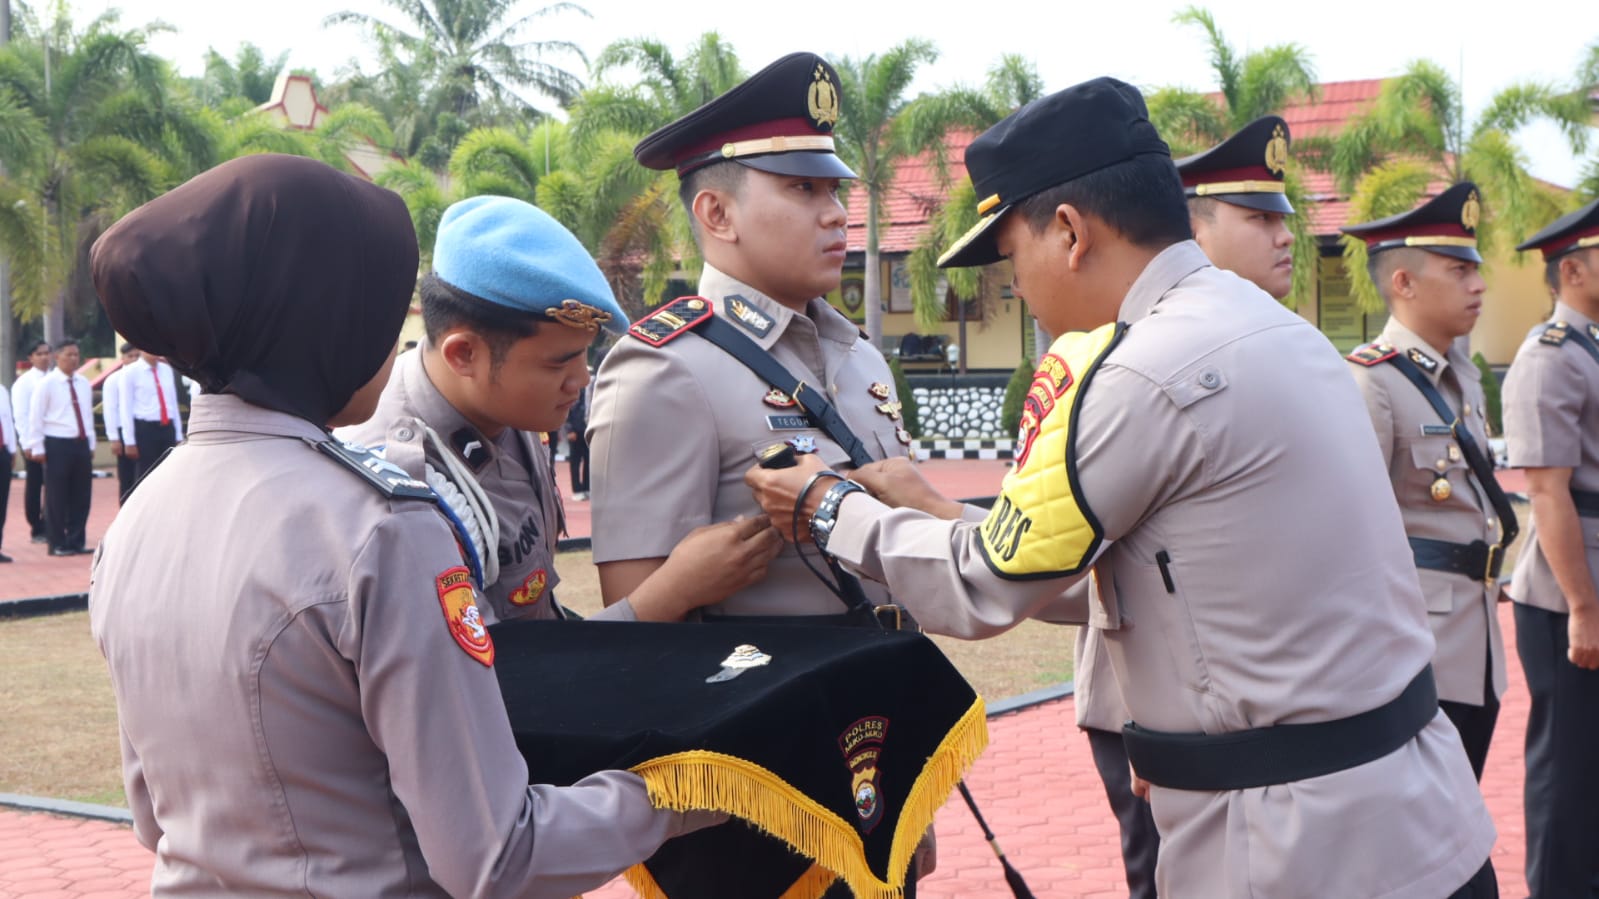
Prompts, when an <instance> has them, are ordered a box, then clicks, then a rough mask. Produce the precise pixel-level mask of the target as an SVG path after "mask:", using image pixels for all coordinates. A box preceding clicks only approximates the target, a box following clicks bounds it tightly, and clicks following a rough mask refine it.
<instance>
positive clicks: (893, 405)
mask: <svg viewBox="0 0 1599 899" xmlns="http://www.w3.org/2000/svg"><path fill="white" fill-rule="evenodd" d="M901 408H903V407H902V406H901V405H900V404H899V403H897V402H893V401H890V402H887V403H878V404H877V411H878V412H881V413H883V414H884V415H887V416H888V420H889V421H899V412H900V409H901Z"/></svg>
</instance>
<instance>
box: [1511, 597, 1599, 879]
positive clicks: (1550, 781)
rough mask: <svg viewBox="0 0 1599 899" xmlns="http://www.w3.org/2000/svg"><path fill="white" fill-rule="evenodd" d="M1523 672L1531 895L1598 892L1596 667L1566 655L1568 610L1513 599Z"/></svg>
mask: <svg viewBox="0 0 1599 899" xmlns="http://www.w3.org/2000/svg"><path fill="white" fill-rule="evenodd" d="M1515 615H1516V652H1517V654H1518V655H1519V656H1521V667H1522V670H1523V671H1524V672H1525V673H1526V676H1527V692H1528V693H1529V694H1530V695H1531V697H1532V708H1531V709H1530V710H1529V711H1528V713H1527V753H1526V756H1527V777H1526V786H1525V793H1524V796H1523V800H1522V802H1523V807H1524V808H1525V810H1526V819H1527V888H1528V890H1530V891H1531V896H1532V899H1556V897H1559V899H1569V897H1583V896H1595V895H1599V893H1596V892H1594V890H1593V886H1592V885H1593V883H1594V880H1595V878H1596V877H1599V852H1596V851H1595V847H1599V763H1596V760H1599V671H1587V670H1585V669H1582V668H1578V667H1577V666H1576V665H1573V664H1571V662H1570V661H1568V660H1567V659H1566V649H1567V648H1568V646H1569V640H1568V637H1567V635H1566V624H1567V616H1566V615H1562V614H1559V613H1556V612H1549V611H1546V610H1544V609H1538V608H1534V607H1532V606H1529V605H1524V604H1522V603H1519V602H1518V603H1516V607H1515Z"/></svg>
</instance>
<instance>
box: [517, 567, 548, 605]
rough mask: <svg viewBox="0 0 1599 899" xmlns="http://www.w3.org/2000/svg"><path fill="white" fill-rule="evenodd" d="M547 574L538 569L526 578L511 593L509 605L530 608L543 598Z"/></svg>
mask: <svg viewBox="0 0 1599 899" xmlns="http://www.w3.org/2000/svg"><path fill="white" fill-rule="evenodd" d="M549 580H550V575H549V572H547V571H545V570H544V569H543V568H540V569H538V570H536V571H534V572H533V573H532V574H530V575H528V576H527V579H526V580H524V581H523V582H522V586H520V587H517V588H516V589H515V590H512V591H511V605H513V606H530V605H533V604H534V603H536V602H538V601H539V600H540V599H543V598H544V586H545V585H546V584H548V583H549Z"/></svg>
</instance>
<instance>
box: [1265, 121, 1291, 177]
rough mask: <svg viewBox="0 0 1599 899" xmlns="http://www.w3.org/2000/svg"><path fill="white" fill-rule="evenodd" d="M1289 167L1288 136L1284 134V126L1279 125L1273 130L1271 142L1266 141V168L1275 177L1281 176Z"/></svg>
mask: <svg viewBox="0 0 1599 899" xmlns="http://www.w3.org/2000/svg"><path fill="white" fill-rule="evenodd" d="M1287 167H1288V135H1286V134H1284V133H1283V126H1281V125H1278V126H1277V127H1276V128H1274V129H1272V132H1271V140H1269V141H1266V168H1268V169H1270V170H1271V173H1272V174H1273V175H1281V174H1282V173H1283V169H1285V168H1287Z"/></svg>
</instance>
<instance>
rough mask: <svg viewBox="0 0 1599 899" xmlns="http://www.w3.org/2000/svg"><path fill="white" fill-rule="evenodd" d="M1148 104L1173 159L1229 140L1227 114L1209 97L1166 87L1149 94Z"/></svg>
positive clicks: (1153, 122)
mask: <svg viewBox="0 0 1599 899" xmlns="http://www.w3.org/2000/svg"><path fill="white" fill-rule="evenodd" d="M1145 103H1146V104H1147V105H1148V107H1149V121H1150V122H1151V123H1152V124H1153V125H1154V126H1155V130H1156V131H1158V132H1160V136H1161V138H1162V139H1164V140H1165V141H1166V143H1167V144H1168V145H1169V146H1170V147H1171V152H1172V155H1173V156H1176V157H1183V156H1187V155H1189V154H1192V153H1197V152H1199V151H1200V150H1203V149H1205V148H1206V147H1209V146H1214V145H1215V144H1217V143H1220V142H1221V141H1222V140H1223V139H1225V138H1226V137H1227V131H1228V129H1227V121H1226V119H1225V115H1226V114H1225V112H1224V111H1223V110H1222V109H1221V107H1220V106H1218V105H1217V104H1216V101H1215V100H1214V99H1212V98H1211V97H1209V96H1207V95H1205V94H1201V93H1199V92H1197V91H1191V90H1184V89H1182V88H1176V87H1163V88H1160V89H1158V90H1154V91H1151V92H1149V93H1147V94H1146V95H1145Z"/></svg>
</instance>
